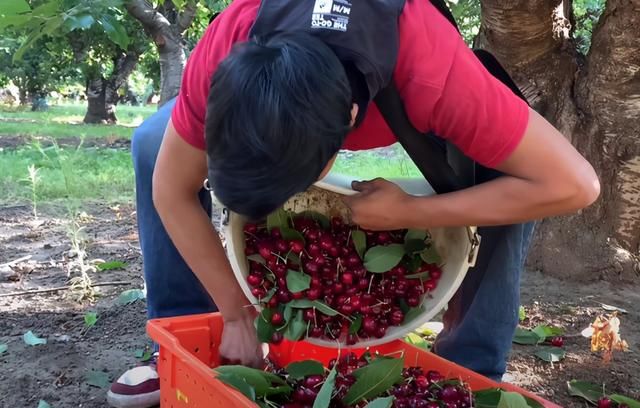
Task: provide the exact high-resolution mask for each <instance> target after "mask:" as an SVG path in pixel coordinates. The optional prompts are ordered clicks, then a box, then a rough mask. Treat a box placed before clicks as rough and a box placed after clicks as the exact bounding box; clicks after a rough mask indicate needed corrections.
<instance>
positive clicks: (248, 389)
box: [216, 374, 256, 401]
mask: <svg viewBox="0 0 640 408" xmlns="http://www.w3.org/2000/svg"><path fill="white" fill-rule="evenodd" d="M216 378H217V379H218V380H220V381H221V382H223V383H225V384H227V385H228V386H230V387H232V388H235V389H236V390H238V391H240V392H241V393H242V394H243V395H244V396H245V397H247V398H249V399H250V400H251V401H255V400H256V390H255V388H253V387H252V386H250V385H249V383H247V382H246V381H245V380H244V379H243V378H242V377H239V376H237V375H233V374H218V376H217V377H216Z"/></svg>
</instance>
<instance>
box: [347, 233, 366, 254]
mask: <svg viewBox="0 0 640 408" xmlns="http://www.w3.org/2000/svg"><path fill="white" fill-rule="evenodd" d="M351 239H352V240H353V246H354V247H355V248H356V252H357V253H358V256H360V259H364V251H365V250H366V249H367V234H365V233H364V231H361V230H351Z"/></svg>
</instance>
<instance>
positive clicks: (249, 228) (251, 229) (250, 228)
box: [243, 222, 258, 234]
mask: <svg viewBox="0 0 640 408" xmlns="http://www.w3.org/2000/svg"><path fill="white" fill-rule="evenodd" d="M243 230H244V232H247V233H249V234H255V233H256V232H258V226H257V225H256V224H252V223H250V222H248V223H246V224H244V228H243Z"/></svg>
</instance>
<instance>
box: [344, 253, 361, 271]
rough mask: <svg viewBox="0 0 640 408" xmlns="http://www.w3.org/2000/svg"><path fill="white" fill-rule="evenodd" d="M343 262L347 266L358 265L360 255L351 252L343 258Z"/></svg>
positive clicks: (359, 263) (353, 266)
mask: <svg viewBox="0 0 640 408" xmlns="http://www.w3.org/2000/svg"><path fill="white" fill-rule="evenodd" d="M345 264H346V266H348V267H351V268H355V267H357V266H360V265H361V264H362V262H361V261H360V257H359V256H358V255H357V254H351V255H349V256H348V257H347V259H345Z"/></svg>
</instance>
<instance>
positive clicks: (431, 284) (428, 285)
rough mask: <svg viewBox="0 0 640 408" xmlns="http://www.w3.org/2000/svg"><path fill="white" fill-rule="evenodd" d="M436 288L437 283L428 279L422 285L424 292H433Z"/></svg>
mask: <svg viewBox="0 0 640 408" xmlns="http://www.w3.org/2000/svg"><path fill="white" fill-rule="evenodd" d="M437 286H438V284H437V282H436V281H435V280H433V279H429V280H428V281H425V282H424V285H423V287H424V290H426V291H427V292H431V291H433V290H434V289H435V288H436V287H437Z"/></svg>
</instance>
